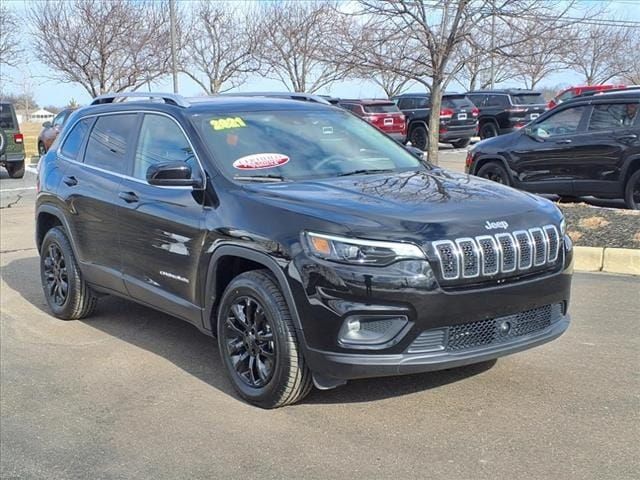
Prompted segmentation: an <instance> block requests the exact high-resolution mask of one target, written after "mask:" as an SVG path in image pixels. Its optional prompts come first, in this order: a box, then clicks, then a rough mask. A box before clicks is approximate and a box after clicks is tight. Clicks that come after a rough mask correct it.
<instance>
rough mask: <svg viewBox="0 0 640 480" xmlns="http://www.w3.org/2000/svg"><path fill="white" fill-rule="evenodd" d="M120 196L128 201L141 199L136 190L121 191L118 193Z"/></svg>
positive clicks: (132, 201)
mask: <svg viewBox="0 0 640 480" xmlns="http://www.w3.org/2000/svg"><path fill="white" fill-rule="evenodd" d="M118 197H120V198H121V199H122V200H124V201H125V202H127V203H135V202H137V201H138V200H139V199H138V195H136V194H135V193H134V192H120V193H118Z"/></svg>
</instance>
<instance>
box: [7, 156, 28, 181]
mask: <svg viewBox="0 0 640 480" xmlns="http://www.w3.org/2000/svg"><path fill="white" fill-rule="evenodd" d="M6 168H7V173H8V174H9V176H10V177H11V178H22V177H24V160H23V161H22V162H11V163H7V166H6Z"/></svg>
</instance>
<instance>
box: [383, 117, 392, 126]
mask: <svg viewBox="0 0 640 480" xmlns="http://www.w3.org/2000/svg"><path fill="white" fill-rule="evenodd" d="M384 125H385V126H389V125H393V118H385V119H384Z"/></svg>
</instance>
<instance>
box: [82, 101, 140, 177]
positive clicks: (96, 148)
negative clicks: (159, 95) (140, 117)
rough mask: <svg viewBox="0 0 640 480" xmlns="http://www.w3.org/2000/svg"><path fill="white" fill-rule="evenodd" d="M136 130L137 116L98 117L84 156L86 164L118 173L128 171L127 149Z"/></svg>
mask: <svg viewBox="0 0 640 480" xmlns="http://www.w3.org/2000/svg"><path fill="white" fill-rule="evenodd" d="M135 128H136V114H131V113H130V114H118V115H104V116H102V117H98V120H96V123H95V125H94V126H93V129H92V130H91V135H90V136H89V143H87V149H86V152H85V154H84V163H86V164H87V165H92V166H94V167H98V168H102V169H104V170H109V171H111V172H116V173H124V172H125V170H126V156H127V147H128V146H129V142H130V135H131V132H133V131H134V130H135Z"/></svg>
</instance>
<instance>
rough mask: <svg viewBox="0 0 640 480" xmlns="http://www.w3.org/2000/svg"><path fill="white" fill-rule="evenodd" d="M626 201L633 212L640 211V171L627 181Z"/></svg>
mask: <svg viewBox="0 0 640 480" xmlns="http://www.w3.org/2000/svg"><path fill="white" fill-rule="evenodd" d="M624 199H625V202H626V204H627V207H629V208H630V209H631V210H640V170H638V171H636V172H635V173H634V174H633V175H631V177H630V178H629V180H628V181H627V185H626V187H625V196H624Z"/></svg>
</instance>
